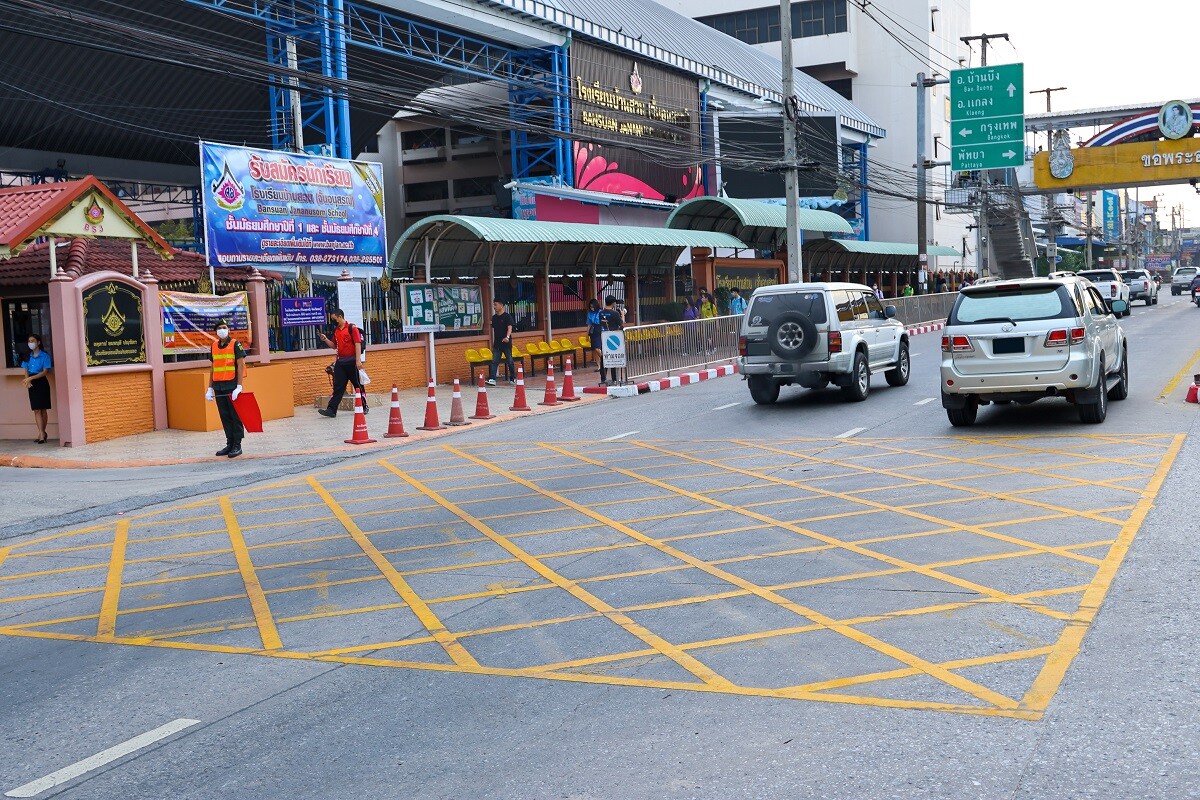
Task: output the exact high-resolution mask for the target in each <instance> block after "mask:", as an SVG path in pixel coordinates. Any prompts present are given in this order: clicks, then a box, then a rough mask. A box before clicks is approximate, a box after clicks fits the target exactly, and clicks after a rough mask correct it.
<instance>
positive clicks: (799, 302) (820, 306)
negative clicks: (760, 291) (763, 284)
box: [746, 292, 827, 328]
mask: <svg viewBox="0 0 1200 800" xmlns="http://www.w3.org/2000/svg"><path fill="white" fill-rule="evenodd" d="M785 311H799V312H800V313H801V314H803V315H804V316H806V317H808V318H809V319H811V320H812V321H813V322H814V323H816V324H817V325H821V324H823V323H825V322H826V321H827V319H826V316H825V295H824V293H823V292H796V293H794V294H764V295H761V296H760V295H755V296H754V299H753V300H751V301H750V308H749V310H748V311H747V312H746V320H747V324H748V325H749V326H750V327H752V328H766V327H768V326H769V325H770V324H771V323H772V322H773V321H774V320H775V318H776V317H778V316H779V315H780V314H782V313H783V312H785Z"/></svg>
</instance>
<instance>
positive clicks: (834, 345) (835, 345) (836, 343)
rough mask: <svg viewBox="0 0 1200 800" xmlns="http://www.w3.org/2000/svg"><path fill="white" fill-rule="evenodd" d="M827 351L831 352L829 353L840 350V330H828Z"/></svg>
mask: <svg viewBox="0 0 1200 800" xmlns="http://www.w3.org/2000/svg"><path fill="white" fill-rule="evenodd" d="M829 352H831V353H840V352H842V332H841V331H830V332H829Z"/></svg>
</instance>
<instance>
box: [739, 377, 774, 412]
mask: <svg viewBox="0 0 1200 800" xmlns="http://www.w3.org/2000/svg"><path fill="white" fill-rule="evenodd" d="M746 385H748V386H749V387H750V397H751V398H753V400H754V402H755V403H757V404H758V405H760V406H769V405H771V404H772V403H774V402H775V401H776V400H778V399H779V384H778V383H776V382H775V381H774V380H773V379H772V378H770V377H768V376H766V375H750V376H748V377H747V378H746Z"/></svg>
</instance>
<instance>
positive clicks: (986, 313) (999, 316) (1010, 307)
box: [950, 286, 1075, 325]
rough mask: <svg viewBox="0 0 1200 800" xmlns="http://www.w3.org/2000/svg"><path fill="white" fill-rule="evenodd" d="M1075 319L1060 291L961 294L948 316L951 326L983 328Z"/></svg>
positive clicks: (1072, 308) (998, 290)
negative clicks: (1035, 321)
mask: <svg viewBox="0 0 1200 800" xmlns="http://www.w3.org/2000/svg"><path fill="white" fill-rule="evenodd" d="M1074 316H1075V304H1074V303H1073V302H1071V300H1070V298H1069V297H1068V296H1067V290H1066V289H1064V288H1062V287H1057V286H1029V287H1022V288H1017V289H1003V288H1000V287H997V288H995V289H990V290H987V291H975V292H971V293H970V294H967V293H963V294H960V295H959V296H958V301H957V302H955V304H954V308H953V310H951V312H950V324H951V325H983V324H989V323H993V322H1020V321H1021V320H1033V319H1059V318H1064V317H1074Z"/></svg>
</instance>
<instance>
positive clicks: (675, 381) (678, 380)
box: [583, 364, 738, 397]
mask: <svg viewBox="0 0 1200 800" xmlns="http://www.w3.org/2000/svg"><path fill="white" fill-rule="evenodd" d="M737 371H738V368H737V364H726V365H724V366H721V367H710V368H708V369H702V370H700V371H699V372H685V373H683V374H681V375H673V376H671V377H670V378H659V379H658V380H653V381H646V382H644V383H636V384H635V383H631V384H628V385H626V386H588V387H586V388H585V389H584V390H583V391H585V392H587V393H588V394H607V395H608V396H609V397H633V396H634V395H636V394H645V393H646V392H661V391H665V390H666V389H674V388H675V387H676V386H690V385H691V384H693V383H700V382H701V381H707V380H711V379H712V378H723V377H725V376H726V375H736V374H737Z"/></svg>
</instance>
